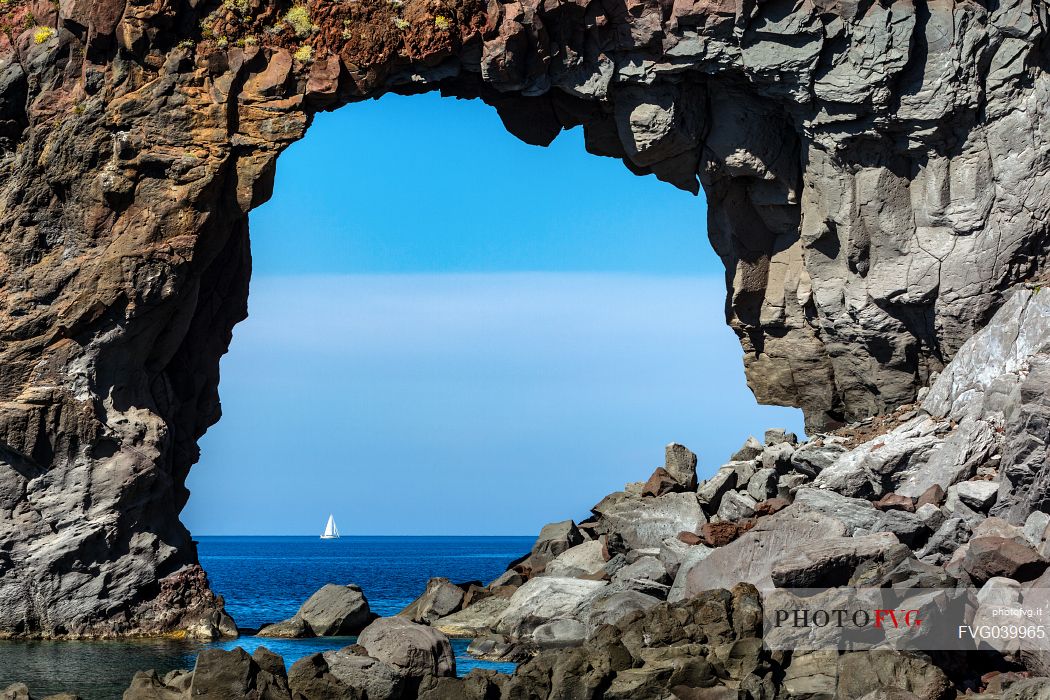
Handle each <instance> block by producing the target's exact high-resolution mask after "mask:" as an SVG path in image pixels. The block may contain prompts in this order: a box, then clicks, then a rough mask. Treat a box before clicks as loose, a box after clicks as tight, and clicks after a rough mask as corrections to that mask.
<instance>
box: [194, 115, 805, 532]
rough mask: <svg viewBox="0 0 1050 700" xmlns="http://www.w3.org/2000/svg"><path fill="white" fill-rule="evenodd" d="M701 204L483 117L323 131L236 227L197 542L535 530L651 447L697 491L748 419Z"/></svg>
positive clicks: (643, 462)
mask: <svg viewBox="0 0 1050 700" xmlns="http://www.w3.org/2000/svg"><path fill="white" fill-rule="evenodd" d="M705 221H706V211H705V207H704V201H703V197H702V196H701V197H694V196H692V195H690V194H688V193H686V192H682V191H679V190H677V189H675V188H674V187H672V186H671V185H668V184H665V183H661V182H658V181H657V180H655V178H653V177H644V178H640V177H636V176H634V175H632V174H631V173H630V172H629V171H628V170H627V169H626V168H625V167H624V166H623V164H622V163H620V162H619V161H617V160H614V159H609V158H598V157H595V156H592V155H589V154H587V153H586V152H585V150H584V147H583V134H582V132H581V131H580V130H579V129H577V130H573V131H568V132H564V133H563V134H562V135H561V136H559V138H558V139H557V140H556V141H555V142H554V143H553V144H552V145H551V146H550V147H549V148H537V147H534V146H528V145H526V144H524V143H521V142H520V141H517V140H516V139H515V138H514V137H512V136H510V135H509V134H508V133H507V132H506V131H505V130H504V129H503V126H502V124H501V123H500V120H499V117H498V116H497V114H496V112H495V111H494V110H492V109H491V108H489V107H487V106H485V105H484V104H481V103H480V102H468V101H457V100H451V99H447V98H444V99H443V98H440V97H438V96H436V95H422V96H414V97H409V98H406V97H399V96H388V97H384V98H383V99H382V100H379V101H374V102H367V103H362V104H357V105H351V106H349V107H346V108H344V109H342V110H340V111H338V112H335V113H333V114H326V115H321V116H320V117H318V119H317V121H316V123H315V124H314V125H313V127H312V128H311V130H310V132H309V134H308V135H307V137H306V138H305V139H304V140H303V141H301V142H300V143H298V144H295V145H294V146H293V147H292V148H291V149H289V151H288V152H287V153H286V154H285V155H283V156H282V158H281V160H280V162H279V165H278V173H277V184H276V189H275V195H274V198H273V199H272V200H271V201H270V202H269V203H268V204H266V205H265V206H263V207H261V208H260V209H259V210H257V211H256V212H254V213H253V215H252V221H251V225H252V251H253V263H254V268H255V269H254V276H253V280H252V288H251V297H250V300H249V312H250V317H249V319H248V320H247V321H245V322H243V323H242V324H240V325H239V326H238V327H237V328H236V330H235V331H234V340H233V345H232V347H231V350H230V353H229V354H228V355H227V356H226V357H225V358H224V359H223V362H222V381H221V384H220V393H221V396H222V403H223V413H224V416H223V419H222V420H221V421H220V422H219V424H218V425H216V426H214V427H213V428H211V430H210V431H209V432H208V434H207V435H206V436H205V437H204V439H203V440H202V441H201V448H202V457H201V462H200V464H198V465H197V466H196V467H194V469H193V471H192V472H191V475H190V479H189V486H190V488H191V490H192V492H193V495H192V497H191V499H190V502H189V505H188V506H187V508H186V510H185V512H184V513H183V520H184V522H185V523H186V524H187V526H189V527H190V529H191V531H193V532H194V534H198V535H209V534H319V533H320V531H321V529H322V528H323V525H324V521H325V519H326V518H327V516H328V513H329V512H332V513H334V514H335V516H336V520H337V522H338V523H339V526H340V529H341V530H342V532H343V533H344V534H363V535H374V534H431V535H442V534H493V535H501V534H526V535H528V534H533V533H535V532H536V531H538V529H539V527H540V526H542V525H543V523H545V522H549V521H552V520H562V519H565V518H568V517H571V518H574V519H577V520H579V519H582V518H584V517H586V515H587V514H588V509H589V507H590V506H591V505H593V504H594V503H596V502H597V501H598V500H600V499H601V498H602V497H603V496H604V495H605V494H607V493H609V492H611V491H613V490H617V489H619V488H622V486H623V484H624V483H625V482H628V481H638V480H644V479H646V478H647V477H648V476H649V474H650V473H651V472H652V470H653V469H654V468H655V467H656V466H659V465H660V464H661V463H662V461H663V446H664V445H665V444H666V443H667V442H670V441H678V442H683V443H685V444H687V445H689V446H690V447H691V448H692V449H693V450H694V451H696V452H698V453H699V455H700V465H701V472H702V475H709V474H711V473H713V472H714V471H715V469H717V468H718V466H719V465H720V464H721V463H722V462H724V461H725V460H726V459H727V458H728V456H729V454H730V453H731V452H732V451H733V450H734V449H736V448H737V447H738V446H739V445H740V444H741V443H742V442H743V441H744V439H745V438H746V437H747V436H748V435H749V434H752V433H754V434H758V435H760V434H761V431H763V430H764V429H765V428H767V427H774V426H783V427H788V428H790V429H793V430H796V431H798V432H799V433H801V430H802V418H801V413H800V412H799V411H796V410H794V409H785V408H778V407H761V406H758V405H757V404H756V402H755V400H754V397H753V396H752V395H751V393H750V391H749V390H748V389H747V387H746V384H745V380H744V373H743V365H742V362H741V351H740V347H739V345H738V344H737V342H736V339H735V337H734V336H733V334H732V332H731V331H730V330H729V329H728V328H727V327H726V326H725V320H724V311H723V308H724V281H723V272H722V267H721V264H720V262H719V261H718V258H717V257H716V256H715V254H714V252H713V251H712V250H711V248H710V244H709V243H708V241H707V236H706V225H705Z"/></svg>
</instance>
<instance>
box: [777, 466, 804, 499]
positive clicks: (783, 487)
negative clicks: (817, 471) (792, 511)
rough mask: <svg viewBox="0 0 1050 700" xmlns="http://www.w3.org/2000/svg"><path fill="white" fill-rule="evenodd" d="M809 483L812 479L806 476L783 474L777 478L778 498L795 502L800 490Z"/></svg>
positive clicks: (792, 473)
mask: <svg viewBox="0 0 1050 700" xmlns="http://www.w3.org/2000/svg"><path fill="white" fill-rule="evenodd" d="M809 482H810V478H809V477H808V476H806V475H805V474H798V473H796V472H790V473H788V474H781V475H780V476H779V477H777V498H779V499H781V500H784V501H788V502H789V503H790V502H791V501H793V500H795V494H796V493H798V490H799V489H800V488H802V487H803V486H805V485H806V484H808V483H809Z"/></svg>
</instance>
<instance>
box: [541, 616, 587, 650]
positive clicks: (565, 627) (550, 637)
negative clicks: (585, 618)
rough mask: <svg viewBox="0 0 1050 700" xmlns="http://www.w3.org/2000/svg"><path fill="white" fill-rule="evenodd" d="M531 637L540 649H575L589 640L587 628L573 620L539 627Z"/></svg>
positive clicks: (557, 621)
mask: <svg viewBox="0 0 1050 700" xmlns="http://www.w3.org/2000/svg"><path fill="white" fill-rule="evenodd" d="M529 637H530V639H531V640H532V643H533V644H534V645H535V646H536V647H537V648H539V649H560V648H563V647H574V646H577V645H579V644H581V643H582V642H583V640H584V639H586V638H587V626H586V625H584V623H582V622H580V621H579V620H576V619H571V618H565V619H560V620H551V621H550V622H544V623H543V624H541V625H539V626H537V627H536V629H534V630H532V633H531V634H530V635H529Z"/></svg>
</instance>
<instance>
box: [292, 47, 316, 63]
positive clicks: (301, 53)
mask: <svg viewBox="0 0 1050 700" xmlns="http://www.w3.org/2000/svg"><path fill="white" fill-rule="evenodd" d="M293 55H294V56H295V60H296V61H299V63H309V62H310V61H312V60H313V58H314V47H312V46H310V45H309V44H303V45H302V46H300V47H299V50H298V51H296V52H295V53H294V54H293Z"/></svg>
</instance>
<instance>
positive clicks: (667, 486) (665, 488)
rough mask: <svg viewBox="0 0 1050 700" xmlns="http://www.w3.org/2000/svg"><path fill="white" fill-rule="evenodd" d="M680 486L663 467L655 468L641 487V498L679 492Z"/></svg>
mask: <svg viewBox="0 0 1050 700" xmlns="http://www.w3.org/2000/svg"><path fill="white" fill-rule="evenodd" d="M681 490H682V485H681V484H679V483H678V481H676V480H675V478H674V477H673V476H671V473H670V472H668V471H667V470H666V469H664V468H663V467H657V468H656V471H654V472H653V475H652V476H650V477H649V480H648V481H646V482H645V486H643V487H642V495H643V496H663V495H664V494H665V493H672V492H674V491H681Z"/></svg>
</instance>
